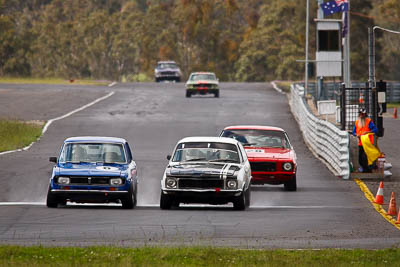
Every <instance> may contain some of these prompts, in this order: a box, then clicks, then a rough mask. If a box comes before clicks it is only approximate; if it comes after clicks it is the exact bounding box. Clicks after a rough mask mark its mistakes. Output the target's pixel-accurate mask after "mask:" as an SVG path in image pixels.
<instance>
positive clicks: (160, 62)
mask: <svg viewBox="0 0 400 267" xmlns="http://www.w3.org/2000/svg"><path fill="white" fill-rule="evenodd" d="M162 63H175V64H176V62H175V61H173V60H163V61H158V62H157V64H162Z"/></svg>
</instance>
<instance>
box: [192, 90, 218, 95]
mask: <svg viewBox="0 0 400 267" xmlns="http://www.w3.org/2000/svg"><path fill="white" fill-rule="evenodd" d="M186 91H187V92H188V93H190V94H191V95H205V94H216V93H218V92H219V89H208V88H206V89H186Z"/></svg>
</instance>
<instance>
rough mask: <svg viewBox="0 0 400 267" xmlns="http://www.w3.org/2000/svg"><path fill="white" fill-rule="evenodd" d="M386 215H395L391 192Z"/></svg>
mask: <svg viewBox="0 0 400 267" xmlns="http://www.w3.org/2000/svg"><path fill="white" fill-rule="evenodd" d="M386 214H387V215H393V216H396V215H397V209H396V199H395V198H394V192H392V196H391V198H390V202H389V209H388V212H387V213H386Z"/></svg>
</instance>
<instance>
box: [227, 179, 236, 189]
mask: <svg viewBox="0 0 400 267" xmlns="http://www.w3.org/2000/svg"><path fill="white" fill-rule="evenodd" d="M226 187H228V189H236V188H237V181H236V180H228V181H227V182H226Z"/></svg>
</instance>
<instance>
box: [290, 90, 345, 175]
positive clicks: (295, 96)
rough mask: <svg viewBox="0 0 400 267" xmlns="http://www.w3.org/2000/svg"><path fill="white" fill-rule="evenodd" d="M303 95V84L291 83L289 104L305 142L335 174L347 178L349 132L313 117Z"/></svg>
mask: <svg viewBox="0 0 400 267" xmlns="http://www.w3.org/2000/svg"><path fill="white" fill-rule="evenodd" d="M303 95H304V87H303V86H300V85H298V84H296V85H293V84H292V85H291V97H290V106H291V109H292V113H293V115H294V116H295V118H296V120H297V122H298V124H299V126H300V129H301V131H302V133H303V137H304V140H305V142H306V143H307V144H308V145H309V147H310V148H311V150H312V151H313V152H314V153H315V154H316V155H317V156H318V157H319V158H321V159H322V160H323V162H324V163H325V164H326V165H327V166H328V168H329V169H330V170H331V171H332V172H333V173H334V174H335V175H336V176H340V177H342V178H343V179H349V177H350V153H349V134H348V133H347V132H346V131H341V130H340V129H338V128H337V127H336V126H335V125H333V124H332V123H330V122H327V121H324V120H320V119H318V118H317V117H315V116H314V115H313V114H312V113H311V112H310V111H309V109H308V108H307V105H306V104H305V102H304V99H303Z"/></svg>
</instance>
